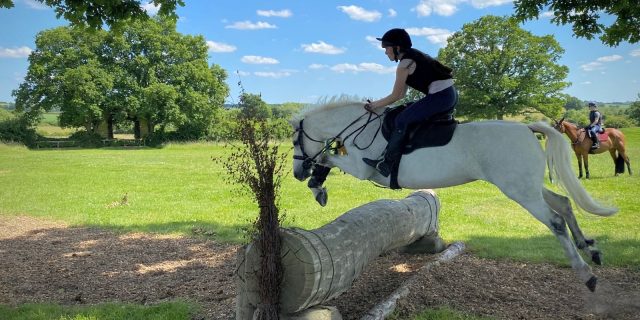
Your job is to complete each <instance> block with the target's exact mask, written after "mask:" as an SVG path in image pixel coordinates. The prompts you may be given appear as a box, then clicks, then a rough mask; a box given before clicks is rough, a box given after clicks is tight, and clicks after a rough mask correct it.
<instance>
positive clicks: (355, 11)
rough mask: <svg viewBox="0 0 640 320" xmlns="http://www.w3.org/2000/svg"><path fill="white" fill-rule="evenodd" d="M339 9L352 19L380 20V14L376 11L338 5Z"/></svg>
mask: <svg viewBox="0 0 640 320" xmlns="http://www.w3.org/2000/svg"><path fill="white" fill-rule="evenodd" d="M338 9H340V11H342V12H344V13H346V14H347V15H348V16H349V18H351V19H353V20H359V21H365V22H375V21H378V20H380V18H381V17H382V14H381V13H380V12H378V11H375V10H374V11H367V10H366V9H364V8H362V7H358V6H354V5H351V6H338Z"/></svg>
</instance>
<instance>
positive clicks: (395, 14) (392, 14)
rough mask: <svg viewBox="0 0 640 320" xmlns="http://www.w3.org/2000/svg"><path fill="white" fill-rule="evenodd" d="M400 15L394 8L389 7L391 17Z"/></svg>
mask: <svg viewBox="0 0 640 320" xmlns="http://www.w3.org/2000/svg"><path fill="white" fill-rule="evenodd" d="M397 15H398V12H397V11H395V10H393V9H389V17H391V18H393V17H396V16H397Z"/></svg>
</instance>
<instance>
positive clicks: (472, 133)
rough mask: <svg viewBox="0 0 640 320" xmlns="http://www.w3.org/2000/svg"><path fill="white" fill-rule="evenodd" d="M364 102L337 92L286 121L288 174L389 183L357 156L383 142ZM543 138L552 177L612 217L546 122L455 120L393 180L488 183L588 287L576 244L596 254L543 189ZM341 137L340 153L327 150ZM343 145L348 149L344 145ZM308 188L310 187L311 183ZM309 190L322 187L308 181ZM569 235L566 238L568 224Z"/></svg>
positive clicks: (429, 184)
mask: <svg viewBox="0 0 640 320" xmlns="http://www.w3.org/2000/svg"><path fill="white" fill-rule="evenodd" d="M363 106H364V103H363V102H359V101H353V100H352V101H348V99H345V98H338V99H333V100H331V101H328V102H326V103H323V104H318V105H314V106H310V107H308V108H307V109H305V110H302V111H301V112H300V114H299V115H297V116H296V117H294V118H293V119H292V120H291V121H290V122H291V125H292V126H293V129H294V130H295V133H294V136H293V142H294V161H293V172H294V176H295V177H296V178H297V179H298V180H300V181H304V180H306V179H307V178H309V177H310V176H311V174H312V170H313V168H317V166H323V167H329V168H331V167H338V168H340V169H341V170H342V171H344V172H346V173H349V174H351V175H353V176H354V177H356V178H358V179H361V180H371V181H374V182H376V183H378V184H381V185H385V186H389V179H390V178H388V177H387V178H385V177H383V176H381V175H380V174H379V173H378V172H377V171H376V170H374V169H373V168H372V167H370V166H368V165H366V164H365V163H364V162H363V161H362V158H365V157H366V158H378V157H379V156H380V155H381V153H382V152H383V150H384V148H385V146H386V144H387V142H386V141H385V139H384V138H383V137H382V135H381V134H379V129H380V125H381V121H380V117H378V115H375V114H370V113H368V112H366V111H365V110H364V108H363ZM532 131H534V132H539V133H543V134H544V135H546V137H547V145H546V164H547V165H548V166H549V172H550V177H551V174H552V173H553V174H554V175H555V176H556V177H557V181H558V182H559V183H560V184H561V186H562V187H563V188H564V189H565V190H566V191H567V193H568V194H569V196H570V197H571V198H572V199H573V200H574V201H575V203H576V204H577V205H578V206H580V207H581V208H582V209H584V210H585V211H587V212H590V213H592V214H596V215H600V216H610V215H613V214H615V213H616V212H617V209H616V208H610V207H604V206H602V205H600V204H599V203H597V202H596V201H595V200H593V199H592V198H591V196H590V195H589V194H588V193H587V192H586V191H585V189H584V188H583V187H582V185H581V184H580V182H579V180H578V179H577V178H576V177H575V175H574V174H573V172H572V170H571V166H570V163H571V160H570V152H569V150H570V148H569V144H568V142H567V141H566V140H565V139H564V138H563V137H562V135H561V134H560V133H559V132H558V131H556V130H555V129H553V128H552V127H550V126H549V125H547V124H545V123H542V122H540V123H535V124H530V125H525V124H521V123H516V122H507V121H486V122H472V123H465V124H460V125H458V127H457V129H456V131H455V133H454V135H453V138H452V139H451V141H450V142H449V143H448V144H447V145H445V146H442V147H432V148H425V149H419V150H416V151H414V152H412V153H410V154H408V155H403V156H402V159H401V162H400V168H399V172H398V182H399V185H400V186H401V187H403V188H408V189H422V188H444V187H449V186H455V185H460V184H464V183H467V182H471V181H475V180H484V181H488V182H490V183H492V184H494V185H495V186H497V187H498V188H499V189H500V190H501V191H502V192H503V193H504V194H505V195H506V196H507V197H509V198H510V199H512V200H514V201H516V202H517V203H518V204H520V205H521V206H522V207H523V208H525V209H526V210H527V211H529V213H531V214H532V215H533V216H534V217H536V219H538V220H540V222H542V223H544V224H545V225H546V226H547V227H548V228H549V229H550V230H551V232H552V233H553V234H554V235H555V236H556V237H557V238H558V240H559V241H560V243H561V244H562V247H563V248H564V251H565V254H566V255H567V257H568V258H569V260H570V261H571V266H572V267H573V269H574V270H575V271H576V273H577V276H578V278H579V279H580V280H581V281H583V282H584V283H585V284H586V285H587V287H588V288H589V290H591V291H594V290H595V287H596V282H597V278H596V276H595V275H594V274H593V273H592V272H591V268H590V267H589V265H588V264H586V263H585V262H584V260H583V259H582V257H581V256H580V254H579V253H578V251H577V249H576V246H577V247H578V248H580V249H581V250H583V251H584V252H585V253H586V254H588V255H589V256H590V257H591V259H592V261H593V262H594V263H596V264H600V252H599V250H598V249H596V248H595V246H594V243H595V242H594V241H593V240H592V239H586V238H585V237H584V235H583V233H582V231H581V230H580V227H579V226H578V223H577V221H576V218H575V216H574V214H573V211H572V209H571V203H570V201H569V199H568V198H567V197H565V196H562V195H559V194H557V193H554V192H553V191H551V190H549V189H547V188H545V187H544V184H543V181H544V176H545V152H544V151H543V150H542V148H541V146H540V143H539V142H538V139H537V138H536V137H535V135H534V134H533V132H532ZM336 141H339V142H340V143H341V144H342V145H343V148H344V149H343V151H346V154H345V153H344V152H331V148H330V147H329V146H330V145H331V144H332V143H334V142H336ZM345 149H346V150H345ZM310 187H312V186H310ZM313 187H314V188H315V190H312V191H314V194H317V193H318V192H319V191H322V190H324V189H323V188H321V186H313ZM567 225H568V226H569V229H570V230H571V233H572V235H573V239H574V241H575V244H574V242H572V241H571V240H570V239H569V235H568V233H567V228H566V226H567Z"/></svg>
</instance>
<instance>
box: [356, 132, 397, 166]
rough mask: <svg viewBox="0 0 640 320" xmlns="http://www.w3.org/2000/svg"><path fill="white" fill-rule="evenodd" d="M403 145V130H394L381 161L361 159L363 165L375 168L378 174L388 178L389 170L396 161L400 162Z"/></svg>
mask: <svg viewBox="0 0 640 320" xmlns="http://www.w3.org/2000/svg"><path fill="white" fill-rule="evenodd" d="M403 144H404V130H400V129H398V130H395V131H394V132H393V133H392V134H391V138H389V144H387V148H386V150H385V152H384V157H383V159H379V160H374V159H369V158H362V161H364V163H366V164H368V165H370V166H372V167H374V168H376V170H378V172H379V173H380V174H381V175H382V176H384V177H388V176H389V174H391V168H392V167H393V164H394V163H395V162H396V161H399V160H400V156H401V155H402V146H403Z"/></svg>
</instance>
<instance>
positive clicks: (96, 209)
mask: <svg viewBox="0 0 640 320" xmlns="http://www.w3.org/2000/svg"><path fill="white" fill-rule="evenodd" d="M623 132H624V133H625V134H626V136H627V140H628V143H627V144H628V145H627V148H628V154H629V156H630V157H631V163H632V166H633V167H632V168H637V163H639V161H640V160H639V159H640V147H639V146H640V128H632V129H624V130H623ZM289 150H290V147H289V142H286V143H284V145H283V146H282V151H283V152H287V151H289ZM226 152H228V149H226V148H225V147H224V146H223V145H219V144H203V143H191V144H171V145H168V146H166V147H164V148H162V149H153V148H142V149H125V148H104V149H63V150H28V149H26V148H24V147H21V146H15V145H5V144H0V215H3V216H17V215H30V216H36V217H44V218H47V219H53V220H61V221H64V222H66V223H69V224H72V225H78V226H98V227H103V228H109V229H115V230H119V231H122V232H128V231H144V232H159V233H180V234H186V235H192V232H193V230H199V232H198V233H199V234H202V232H201V231H202V230H203V229H204V230H208V231H212V232H213V233H215V235H214V237H215V238H216V239H218V240H221V241H225V242H242V241H243V236H242V231H241V229H242V228H243V227H246V226H247V225H248V224H249V223H250V221H251V220H252V219H254V218H255V217H256V214H257V212H258V209H257V207H256V205H255V204H254V203H253V202H252V198H251V196H249V195H248V194H247V193H242V192H241V191H242V190H241V189H240V188H239V187H238V186H237V185H233V184H229V183H228V182H227V181H228V179H225V178H226V174H225V172H224V170H223V168H222V167H221V166H220V164H218V163H216V162H214V161H212V157H224V155H225V153H226ZM590 160H591V161H590V169H591V179H590V180H583V185H584V186H585V188H586V189H587V190H588V191H589V192H590V193H591V194H592V195H593V196H594V197H595V198H596V199H598V200H600V201H601V202H603V203H605V204H609V205H615V206H617V207H619V208H620V212H619V213H618V214H617V215H615V216H613V217H609V218H601V217H597V216H593V215H591V214H587V213H583V212H580V211H578V212H576V215H577V217H578V221H579V223H580V224H581V227H582V229H583V231H584V232H585V233H586V234H587V236H592V237H595V238H596V239H597V240H598V246H599V248H600V249H601V250H602V251H603V254H604V263H605V265H609V266H623V267H629V268H633V269H640V224H639V223H638V210H639V208H640V199H639V198H638V197H637V187H638V186H639V182H640V178H638V175H634V176H629V175H627V174H626V173H625V174H624V175H621V176H619V177H613V163H612V161H611V159H610V157H609V155H608V154H601V155H596V156H592V157H590ZM288 166H289V167H288V170H290V163H289V164H288ZM574 169H575V171H576V172H577V163H575V161H574ZM636 173H637V172H636ZM325 185H326V186H327V188H328V189H329V204H328V205H327V206H326V207H324V208H323V207H320V206H319V205H317V204H316V203H315V201H314V200H313V198H312V196H311V193H310V192H309V191H308V189H307V187H306V182H305V183H301V182H298V181H297V180H295V179H294V178H293V177H292V175H291V174H290V172H287V176H286V177H285V179H284V183H283V186H282V190H281V200H280V208H281V213H283V214H285V216H286V220H285V225H286V226H298V227H302V228H307V229H313V228H317V227H320V226H322V225H324V224H326V223H327V222H330V221H331V220H333V219H334V218H336V217H337V216H339V215H340V214H342V213H343V212H345V211H347V210H349V209H350V208H353V207H355V206H358V205H362V204H364V203H367V202H369V201H373V200H376V199H379V198H403V197H405V196H406V195H408V194H409V193H410V191H407V190H403V191H391V190H386V189H381V188H378V187H376V186H374V185H372V184H371V183H369V182H366V181H358V180H356V179H355V178H353V177H351V176H348V175H345V174H343V173H341V172H339V171H338V170H334V172H332V173H331V175H330V176H329V178H328V180H327V183H326V184H325ZM553 188H555V186H553ZM436 192H437V193H438V195H439V198H440V201H441V202H442V205H443V206H442V212H441V216H440V230H441V235H442V236H443V237H444V238H445V240H447V241H456V240H461V241H464V242H465V243H466V244H467V247H468V250H470V251H472V252H474V253H475V254H477V255H479V256H482V257H489V258H497V259H502V258H505V259H515V260H523V261H529V262H540V261H547V262H554V263H557V264H561V265H568V261H567V260H566V258H565V257H564V254H563V251H562V249H561V247H560V245H559V243H558V241H557V240H556V239H555V237H553V236H552V235H551V233H550V232H549V230H548V229H547V228H546V227H545V226H544V225H542V224H541V223H539V222H538V221H537V220H535V219H534V218H533V217H532V216H531V215H529V214H528V213H527V212H526V211H524V210H523V209H522V208H520V207H519V206H518V205H517V204H516V203H514V202H512V201H510V200H508V199H507V198H506V197H505V196H504V195H502V194H501V193H500V192H499V190H498V189H497V188H495V187H493V186H492V185H489V184H487V183H484V182H474V183H470V184H467V185H463V186H458V187H453V188H447V189H441V190H436ZM125 194H126V196H127V198H128V205H121V206H110V204H113V203H116V202H117V201H119V200H121V199H122V198H123V197H124V195H125ZM199 236H200V235H199Z"/></svg>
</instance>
